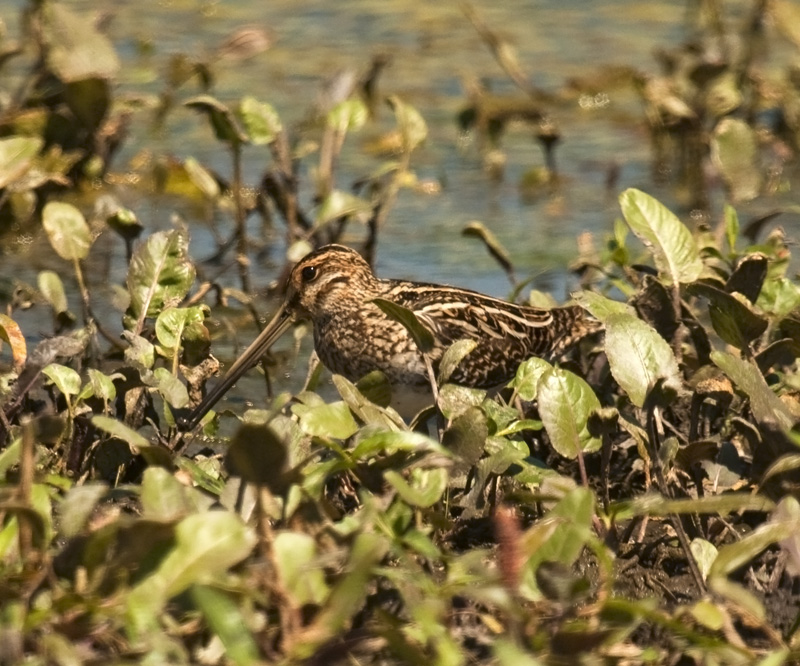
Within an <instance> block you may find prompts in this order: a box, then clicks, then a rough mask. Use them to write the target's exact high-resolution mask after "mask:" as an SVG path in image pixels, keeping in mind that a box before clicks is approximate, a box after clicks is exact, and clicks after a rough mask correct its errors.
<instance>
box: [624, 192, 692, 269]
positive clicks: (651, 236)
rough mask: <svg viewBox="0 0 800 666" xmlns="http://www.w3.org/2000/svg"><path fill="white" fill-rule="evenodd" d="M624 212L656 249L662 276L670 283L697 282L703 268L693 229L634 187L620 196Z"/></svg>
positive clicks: (645, 241) (650, 245)
mask: <svg viewBox="0 0 800 666" xmlns="http://www.w3.org/2000/svg"><path fill="white" fill-rule="evenodd" d="M619 203H620V207H621V208H622V214H623V215H624V216H625V221H626V222H627V223H628V226H629V227H630V228H631V231H633V233H634V234H636V236H637V237H638V238H639V240H641V241H642V242H643V243H644V244H645V245H646V246H647V247H648V248H650V250H651V251H652V252H653V260H654V261H655V264H656V268H657V269H658V272H659V274H660V275H661V277H662V279H666V280H667V281H668V282H669V283H670V284H674V285H677V284H681V283H687V282H694V281H695V280H697V278H698V277H700V273H702V271H703V262H702V261H701V259H700V252H699V250H698V249H697V244H696V243H695V240H694V238H693V237H692V234H691V232H690V231H689V230H688V229H687V228H686V226H684V224H683V223H682V222H681V221H680V220H679V219H678V218H677V217H676V216H675V214H674V213H672V212H671V211H670V210H668V209H667V208H666V206H664V205H663V204H662V203H661V202H659V201H658V200H657V199H654V198H653V197H651V196H650V195H649V194H645V193H644V192H642V191H640V190H636V189H633V188H630V189H627V190H625V191H624V192H623V193H622V194H621V195H620V197H619Z"/></svg>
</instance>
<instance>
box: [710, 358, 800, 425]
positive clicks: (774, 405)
mask: <svg viewBox="0 0 800 666" xmlns="http://www.w3.org/2000/svg"><path fill="white" fill-rule="evenodd" d="M711 360H712V361H713V362H714V364H715V365H716V366H717V367H719V368H720V369H721V370H722V371H723V372H724V373H725V374H726V375H728V377H730V378H731V379H732V380H733V383H734V384H736V386H737V387H738V388H739V389H740V390H741V391H744V392H745V393H746V394H747V396H748V397H749V398H750V408H751V409H752V410H753V414H754V415H755V417H756V419H757V420H759V421H761V422H767V423H770V422H776V423H777V424H778V426H780V427H781V428H782V429H784V430H790V429H791V427H792V426H793V425H794V422H795V419H794V417H793V416H792V415H791V413H790V412H789V410H788V408H787V407H786V405H784V404H783V402H781V400H780V398H778V396H777V395H775V393H773V392H772V390H771V389H770V388H769V386H767V382H766V381H765V380H764V376H763V375H762V374H761V372H760V371H759V369H758V367H757V366H756V365H755V364H753V363H752V362H750V361H745V360H743V359H740V358H736V357H735V356H733V355H732V354H728V353H726V352H720V351H714V352H711Z"/></svg>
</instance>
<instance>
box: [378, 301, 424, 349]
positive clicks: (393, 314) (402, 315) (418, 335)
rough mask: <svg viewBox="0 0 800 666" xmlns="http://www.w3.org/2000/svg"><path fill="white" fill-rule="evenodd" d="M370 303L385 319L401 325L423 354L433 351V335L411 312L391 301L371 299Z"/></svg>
mask: <svg viewBox="0 0 800 666" xmlns="http://www.w3.org/2000/svg"><path fill="white" fill-rule="evenodd" d="M370 302H371V303H374V304H375V305H377V306H378V307H379V308H380V309H381V310H382V311H383V313H384V314H385V315H386V316H387V317H389V318H390V319H393V320H394V321H396V322H398V323H399V324H402V325H403V326H404V327H405V329H406V330H407V331H408V332H409V334H410V335H411V337H412V338H413V340H414V344H416V345H417V347H418V348H419V350H420V351H421V352H422V353H423V354H427V353H429V352H430V351H431V350H432V349H433V344H434V338H433V333H431V332H430V331H429V330H428V328H427V327H426V326H425V324H423V323H422V322H421V321H420V320H419V319H418V318H417V315H415V314H414V313H413V312H412V311H411V310H409V309H408V308H405V307H403V306H402V305H398V304H397V303H394V302H392V301H387V300H386V299H385V298H373V299H372V301H370Z"/></svg>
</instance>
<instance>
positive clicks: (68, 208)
mask: <svg viewBox="0 0 800 666" xmlns="http://www.w3.org/2000/svg"><path fill="white" fill-rule="evenodd" d="M42 225H43V226H44V230H45V232H47V237H48V239H49V240H50V245H52V246H53V249H54V250H55V251H56V253H57V254H58V256H59V257H61V258H62V259H67V260H68V261H75V260H80V259H85V258H86V257H87V256H88V254H89V248H90V247H91V245H92V236H91V233H90V232H89V225H88V224H86V220H85V219H84V218H83V215H82V214H81V212H80V211H79V210H78V209H77V208H75V206H73V205H72V204H68V203H62V202H60V201H51V202H50V203H48V204H47V205H46V206H45V207H44V210H43V211H42Z"/></svg>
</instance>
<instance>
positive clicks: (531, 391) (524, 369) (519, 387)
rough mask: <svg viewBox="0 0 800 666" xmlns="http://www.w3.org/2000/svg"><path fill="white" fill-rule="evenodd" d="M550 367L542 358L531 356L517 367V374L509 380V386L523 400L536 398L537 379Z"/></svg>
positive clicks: (537, 389)
mask: <svg viewBox="0 0 800 666" xmlns="http://www.w3.org/2000/svg"><path fill="white" fill-rule="evenodd" d="M552 367H553V366H552V365H550V364H549V363H548V362H547V361H545V360H544V359H543V358H539V357H537V356H533V357H531V358H529V359H528V360H527V361H523V362H522V363H520V366H519V368H517V374H516V376H515V377H514V379H512V380H511V382H510V383H509V386H510V387H511V388H513V389H514V390H515V391H516V392H517V393H519V397H520V398H522V399H523V400H527V401H528V402H530V401H532V400H536V394H537V392H538V391H539V380H540V379H541V378H542V375H544V373H546V372H547V371H548V370H550V369H551V368H552Z"/></svg>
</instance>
